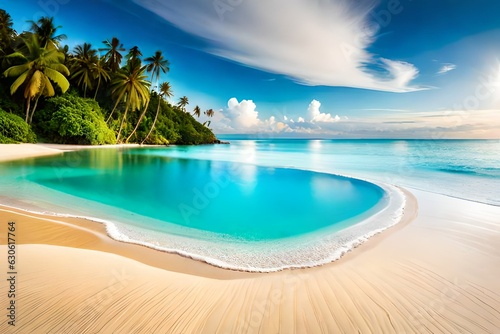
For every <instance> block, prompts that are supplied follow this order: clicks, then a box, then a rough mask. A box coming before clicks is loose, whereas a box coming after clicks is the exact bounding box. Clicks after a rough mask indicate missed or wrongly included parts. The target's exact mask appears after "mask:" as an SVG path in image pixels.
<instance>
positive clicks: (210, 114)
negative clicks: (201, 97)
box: [204, 109, 214, 117]
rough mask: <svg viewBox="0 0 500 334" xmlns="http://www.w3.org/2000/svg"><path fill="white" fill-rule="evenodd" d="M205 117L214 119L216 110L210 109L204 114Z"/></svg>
mask: <svg viewBox="0 0 500 334" xmlns="http://www.w3.org/2000/svg"><path fill="white" fill-rule="evenodd" d="M204 114H205V115H207V116H208V117H214V110H213V109H208V110H207V111H205V112H204Z"/></svg>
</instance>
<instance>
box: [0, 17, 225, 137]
mask: <svg viewBox="0 0 500 334" xmlns="http://www.w3.org/2000/svg"><path fill="white" fill-rule="evenodd" d="M30 23H31V27H30V31H25V32H22V33H20V34H18V33H17V32H16V31H14V30H13V29H12V26H13V22H12V20H11V18H10V15H9V14H8V13H7V12H5V11H4V10H2V9H0V37H1V38H0V111H1V113H0V142H34V141H35V140H36V135H35V133H36V134H37V135H38V137H39V138H42V139H43V140H44V141H46V142H55V143H67V144H91V145H100V144H114V143H116V142H117V141H118V142H120V139H121V138H122V140H123V139H125V138H126V139H125V142H128V141H129V139H130V140H131V142H137V143H141V142H144V143H147V144H157V145H168V144H181V145H184V144H186V145H188V144H195V145H197V144H208V143H214V142H216V140H217V139H216V137H215V135H214V134H213V133H212V131H210V129H208V128H207V127H205V126H203V125H201V124H200V123H199V122H198V121H196V120H195V119H194V118H193V117H192V116H191V115H190V114H188V113H186V106H187V105H188V104H189V100H188V97H187V96H183V97H181V98H180V100H179V103H178V105H177V106H172V105H170V104H168V103H167V102H165V100H164V99H169V98H172V96H173V91H172V88H171V87H170V84H169V83H168V82H163V83H162V84H161V85H158V84H159V81H160V75H161V74H162V73H164V74H166V73H168V71H169V65H170V64H169V61H168V60H167V59H165V57H164V56H163V54H162V52H161V51H156V53H155V54H154V55H153V56H151V57H147V58H145V59H144V63H145V64H144V65H143V64H142V61H141V56H142V54H141V52H140V50H139V47H137V46H135V47H133V48H132V49H130V53H129V55H128V56H127V62H126V64H125V65H124V66H123V67H120V66H121V63H122V62H121V60H122V54H121V52H123V51H125V48H124V47H123V44H122V43H121V42H120V41H119V40H118V38H116V37H113V38H112V39H110V40H106V41H104V42H103V43H104V45H105V47H104V48H101V49H98V50H99V51H104V52H105V55H104V56H103V57H99V56H98V53H97V50H96V49H94V48H92V46H91V45H90V44H88V43H84V44H82V45H80V46H77V47H76V48H75V50H74V51H73V52H69V47H68V46H65V47H62V46H61V45H60V41H61V40H63V39H65V38H66V36H65V35H59V34H58V29H59V28H61V27H60V26H56V25H55V23H54V19H53V18H50V17H42V18H40V19H39V20H38V21H36V22H35V21H30ZM68 67H69V68H68ZM147 73H151V76H150V78H149V80H148V74H147ZM68 78H69V80H71V82H70V81H68ZM152 83H154V85H153V86H155V87H158V89H159V93H160V96H158V94H157V93H155V92H153V91H150V90H149V88H150V86H151V85H152ZM70 85H71V86H72V89H74V91H73V92H71V93H68V92H67V91H68V90H69V88H70ZM9 88H10V89H9ZM76 89H80V90H81V91H80V92H78V91H76ZM91 93H92V95H91ZM61 94H64V95H61ZM87 94H88V95H89V96H93V97H94V99H93V100H90V99H85V98H81V95H83V96H84V97H85V96H86V95H87ZM55 95H60V96H58V97H53V96H55ZM96 101H99V102H96ZM100 106H102V107H103V108H104V109H106V112H105V113H103V112H101V107H100ZM38 109H40V111H39V112H38V111H37V113H35V110H38ZM104 109H103V110H104ZM210 110H211V109H210ZM194 114H195V115H196V116H197V117H200V114H201V110H200V108H198V107H196V108H195V113H194ZM15 115H19V116H22V117H23V118H24V119H25V121H24V122H19V117H17V116H16V117H14V116H15ZM207 115H208V116H211V115H209V114H208V113H207ZM104 116H105V117H106V118H104ZM104 119H106V121H104ZM32 121H33V123H32ZM26 123H28V124H31V123H32V124H33V126H32V128H33V130H34V131H35V132H33V131H32V130H31V127H30V126H29V125H28V124H26ZM122 135H123V136H122Z"/></svg>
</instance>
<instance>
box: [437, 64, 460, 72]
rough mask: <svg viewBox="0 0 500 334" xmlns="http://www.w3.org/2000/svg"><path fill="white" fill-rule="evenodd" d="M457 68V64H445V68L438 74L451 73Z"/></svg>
mask: <svg viewBox="0 0 500 334" xmlns="http://www.w3.org/2000/svg"><path fill="white" fill-rule="evenodd" d="M456 68H457V65H455V64H443V66H442V67H441V68H440V69H439V71H438V73H437V74H445V73H448V72H450V71H453V70H454V69H456Z"/></svg>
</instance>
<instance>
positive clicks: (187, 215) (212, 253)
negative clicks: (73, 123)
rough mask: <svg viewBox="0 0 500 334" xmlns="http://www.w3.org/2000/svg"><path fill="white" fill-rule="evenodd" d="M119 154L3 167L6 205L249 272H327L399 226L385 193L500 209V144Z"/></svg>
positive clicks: (296, 144)
mask: <svg viewBox="0 0 500 334" xmlns="http://www.w3.org/2000/svg"><path fill="white" fill-rule="evenodd" d="M116 152H117V151H116V150H115V149H102V150H95V151H85V152H74V153H66V154H64V155H62V156H60V157H44V158H37V159H26V160H24V161H18V162H9V163H4V164H0V175H2V177H1V178H0V202H1V203H3V204H7V205H11V206H15V207H20V208H24V209H28V210H31V211H36V212H46V213H58V214H66V215H72V216H87V217H91V218H92V219H96V218H98V219H99V220H100V221H103V222H105V223H106V226H107V229H108V233H109V234H110V235H111V236H112V237H113V238H115V239H118V240H122V241H127V242H134V243H140V244H144V245H147V246H149V247H153V248H157V249H160V250H165V251H169V252H175V253H179V254H182V255H185V256H189V257H192V258H195V259H199V260H202V261H206V262H208V263H212V264H214V265H217V266H221V267H225V268H233V269H239V270H249V271H275V270H280V269H283V268H292V267H308V266H314V265H319V264H322V263H327V262H330V261H333V260H336V259H338V258H339V257H340V256H341V255H342V254H343V253H345V252H346V251H348V250H350V249H352V248H353V247H355V245H357V244H359V243H360V242H363V241H364V240H366V238H367V237H370V236H371V235H373V234H375V233H378V232H380V231H383V230H384V229H386V228H388V227H390V226H392V225H394V224H395V223H397V222H398V221H399V219H400V217H401V214H402V207H403V205H404V197H403V196H402V194H401V193H400V192H399V191H398V190H397V189H395V188H393V187H390V186H388V185H387V184H397V185H401V186H407V187H413V188H418V189H423V190H426V191H431V192H436V193H441V194H444V195H448V196H454V197H460V198H465V199H468V200H472V201H478V202H483V203H488V204H493V205H500V191H499V189H500V141H439V140H438V141H434V140H429V141H419V140H410V141H405V140H275V139H259V140H231V144H230V145H215V146H198V147H193V146H189V147H168V148H142V149H128V150H120V151H118V152H120V154H116ZM312 171H319V172H323V173H315V172H312ZM326 173H333V174H343V175H349V176H353V177H357V178H361V179H368V180H370V181H374V182H376V183H377V184H378V185H373V184H371V183H366V182H363V181H360V180H355V179H350V178H339V177H336V176H332V175H328V174H326ZM382 188H383V190H382ZM355 223H357V224H355Z"/></svg>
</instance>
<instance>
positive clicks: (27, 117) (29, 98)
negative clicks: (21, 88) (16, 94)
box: [26, 97, 31, 124]
mask: <svg viewBox="0 0 500 334" xmlns="http://www.w3.org/2000/svg"><path fill="white" fill-rule="evenodd" d="M30 104H31V97H28V102H27V103H26V123H28V120H29V116H30ZM28 124H29V123H28Z"/></svg>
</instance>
